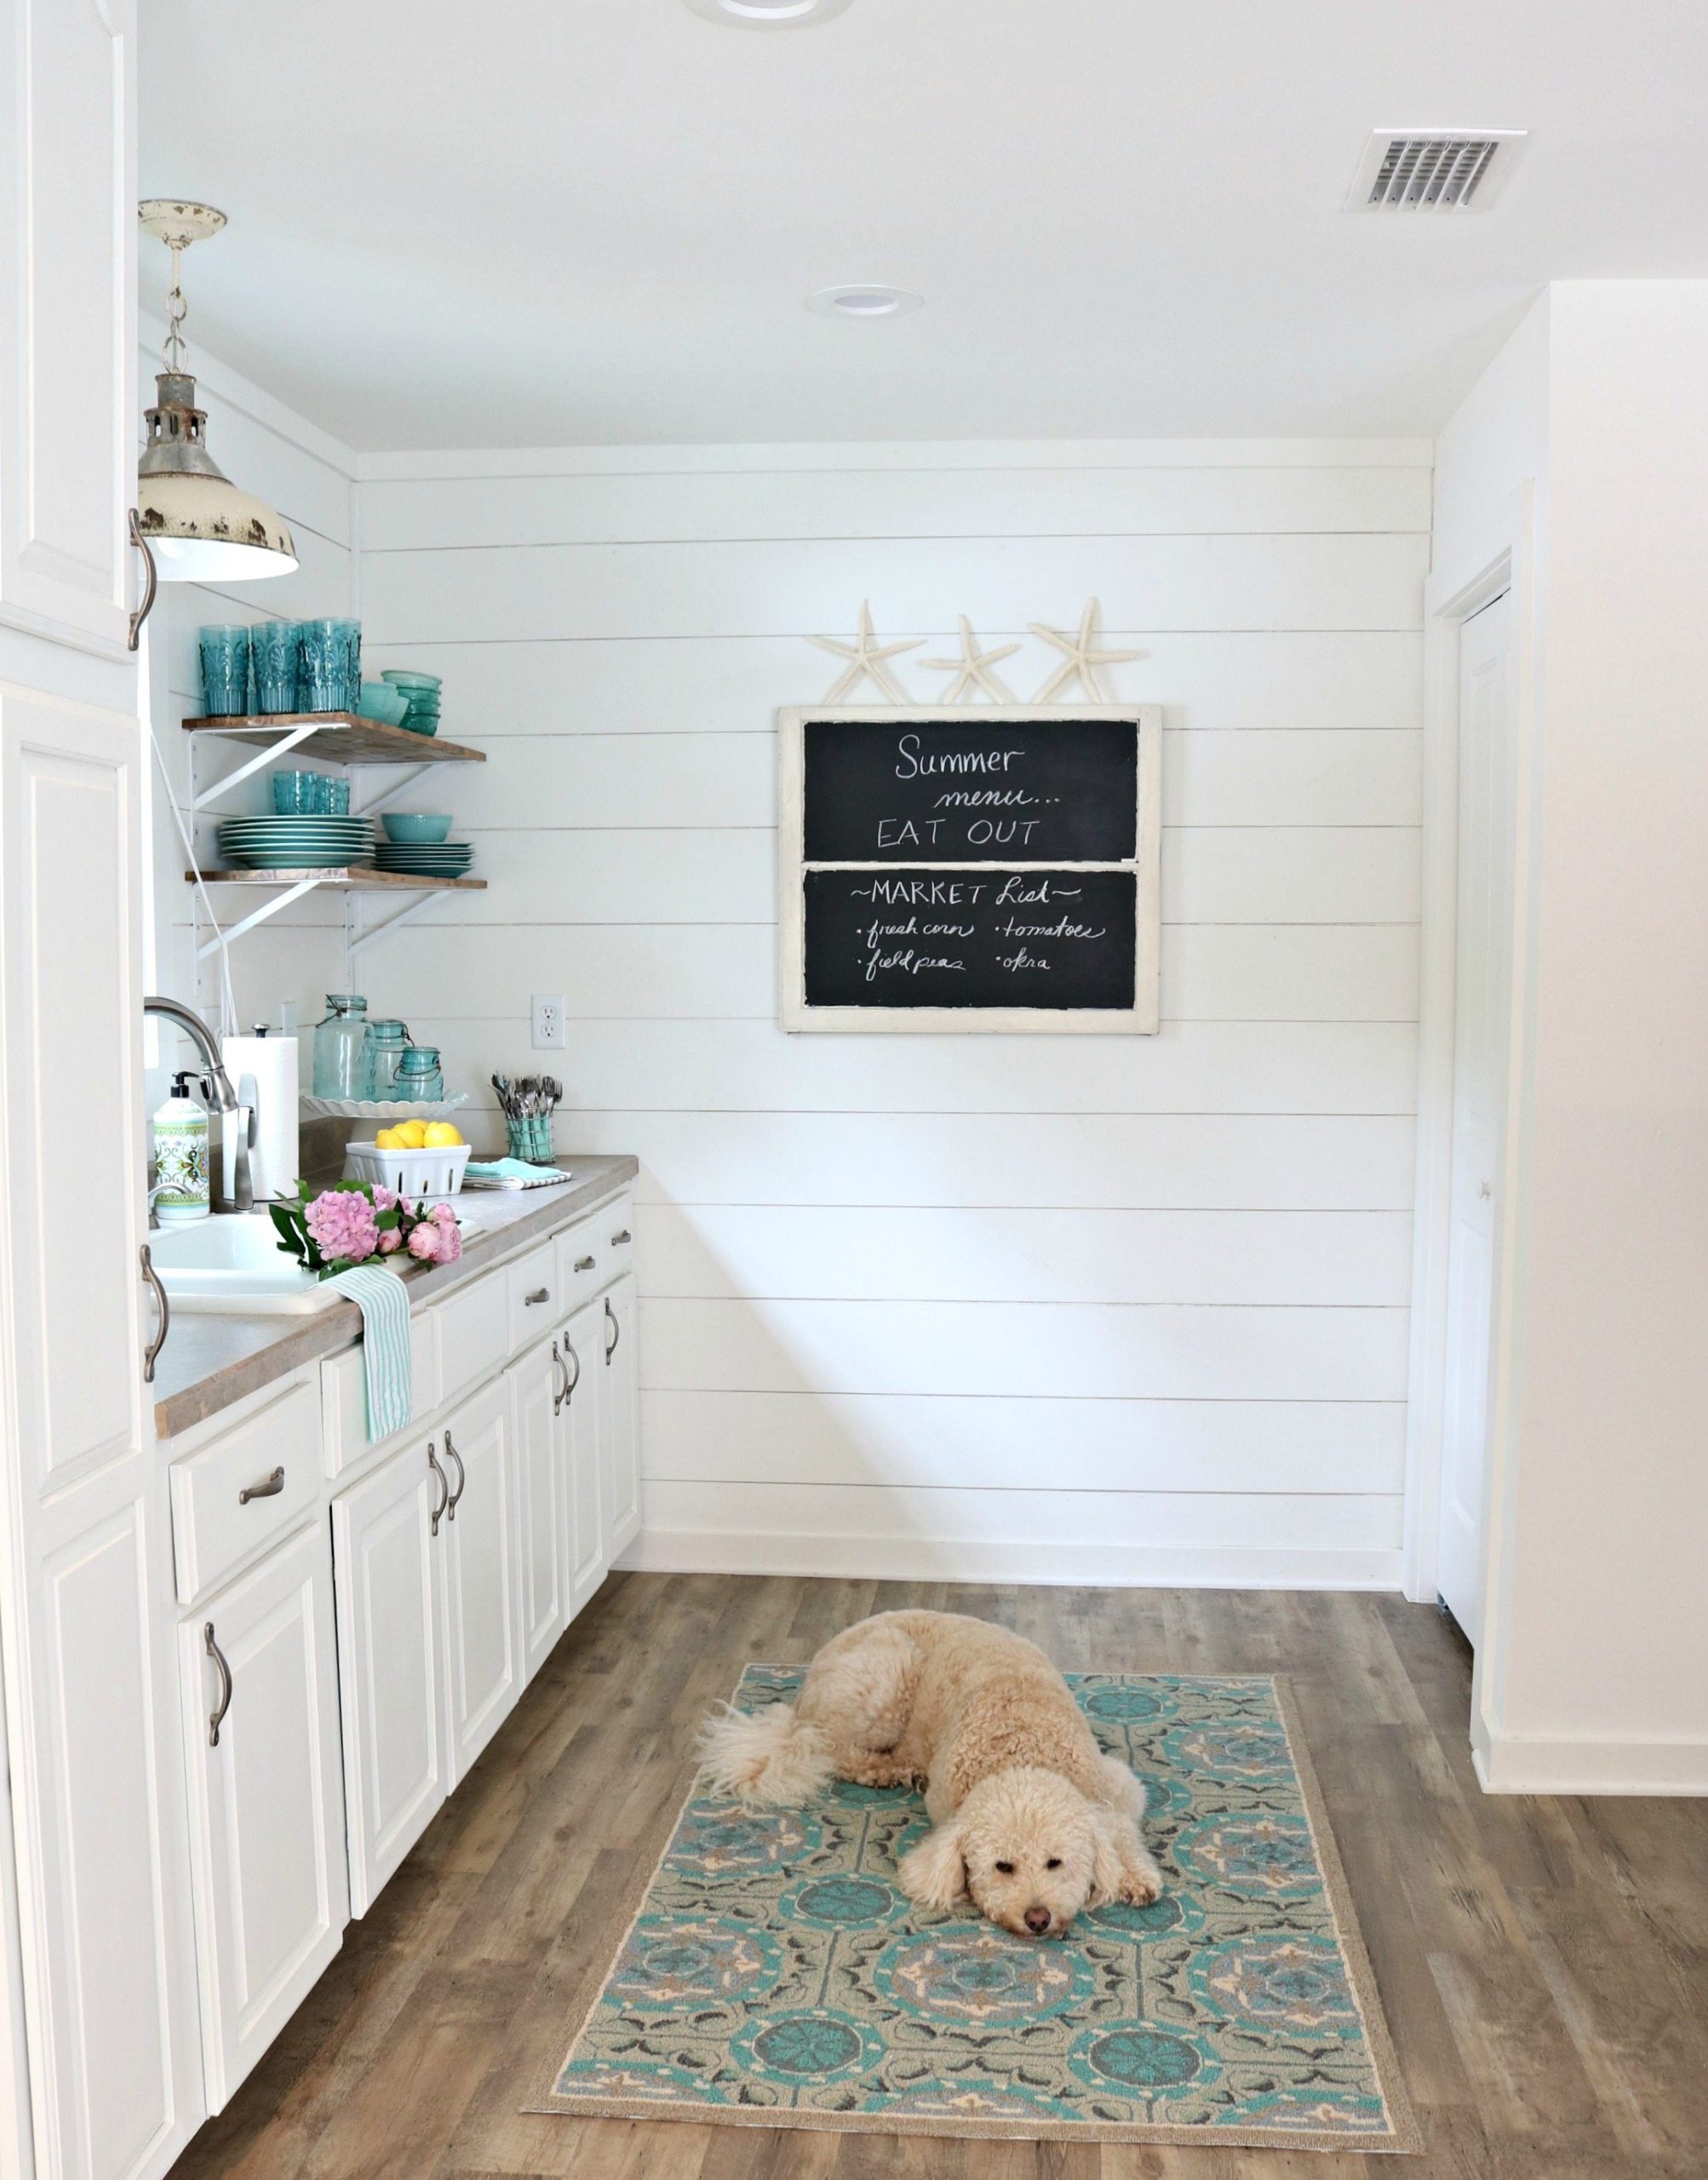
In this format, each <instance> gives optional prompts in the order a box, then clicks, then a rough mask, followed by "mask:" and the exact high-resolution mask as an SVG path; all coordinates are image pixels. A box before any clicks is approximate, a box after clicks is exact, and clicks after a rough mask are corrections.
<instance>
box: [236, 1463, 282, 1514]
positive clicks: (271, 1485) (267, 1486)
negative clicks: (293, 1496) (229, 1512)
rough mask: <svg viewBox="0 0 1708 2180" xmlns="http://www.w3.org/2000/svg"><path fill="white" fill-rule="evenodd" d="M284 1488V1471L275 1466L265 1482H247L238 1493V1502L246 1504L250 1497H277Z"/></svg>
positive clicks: (240, 1504) (242, 1504)
mask: <svg viewBox="0 0 1708 2180" xmlns="http://www.w3.org/2000/svg"><path fill="white" fill-rule="evenodd" d="M283 1490H284V1470H283V1469H282V1468H276V1469H275V1470H274V1471H273V1472H272V1475H271V1476H270V1477H268V1478H267V1482H266V1483H247V1484H245V1485H244V1488H243V1489H242V1490H241V1491H240V1492H238V1506H248V1504H249V1501H250V1500H251V1499H277V1498H278V1494H279V1493H280V1492H281V1491H283Z"/></svg>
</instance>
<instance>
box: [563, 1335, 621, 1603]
mask: <svg viewBox="0 0 1708 2180" xmlns="http://www.w3.org/2000/svg"><path fill="white" fill-rule="evenodd" d="M604 1344H605V1311H604V1308H603V1306H602V1305H600V1304H599V1303H598V1302H589V1303H587V1305H586V1306H585V1307H584V1308H582V1309H580V1310H577V1311H576V1314H575V1316H574V1317H571V1318H570V1322H569V1323H568V1324H567V1325H566V1326H565V1328H564V1331H563V1334H562V1335H561V1337H560V1339H559V1351H560V1352H561V1354H562V1355H563V1357H564V1366H565V1369H566V1371H567V1372H568V1374H569V1375H568V1385H569V1391H568V1394H567V1396H566V1397H565V1401H564V1403H563V1406H562V1408H560V1409H559V1414H558V1438H559V1459H560V1460H561V1463H562V1467H563V1472H564V1477H565V1489H566V1494H567V1496H566V1505H567V1512H568V1516H569V1520H568V1523H567V1525H566V1530H565V1544H566V1549H567V1559H568V1569H569V1575H568V1582H569V1595H570V1618H571V1619H573V1618H574V1617H575V1615H576V1613H578V1612H579V1611H580V1610H581V1609H582V1606H583V1605H584V1604H585V1603H587V1599H588V1598H590V1597H592V1595H593V1592H594V1591H595V1590H597V1589H598V1587H599V1584H600V1583H601V1582H602V1581H604V1580H605V1570H606V1569H607V1568H608V1567H609V1566H610V1552H609V1551H608V1550H607V1548H606V1540H605V1505H606V1500H605V1489H604V1478H603V1476H602V1474H601V1471H602V1469H603V1467H604V1465H605V1451H604V1448H603V1446H602V1444H601V1443H600V1431H599V1405H600V1403H599V1391H600V1381H601V1380H602V1379H603V1378H604V1376H605V1369H604V1366H603V1365H602V1364H601V1363H600V1361H599V1356H600V1353H601V1351H602V1350H603V1347H604Z"/></svg>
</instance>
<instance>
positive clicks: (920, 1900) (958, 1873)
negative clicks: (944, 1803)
mask: <svg viewBox="0 0 1708 2180" xmlns="http://www.w3.org/2000/svg"><path fill="white" fill-rule="evenodd" d="M896 1875H897V1878H898V1879H899V1880H900V1882H901V1887H902V1890H903V1892H905V1893H906V1894H907V1896H908V1899H909V1900H911V1901H912V1902H914V1905H915V1906H916V1907H920V1908H942V1909H945V1910H947V1909H948V1908H953V1907H954V1903H955V1902H956V1901H957V1900H959V1899H960V1896H961V1895H962V1893H964V1892H965V1891H966V1861H965V1859H964V1857H963V1856H962V1854H961V1829H960V1826H959V1825H958V1824H939V1825H938V1826H937V1828H936V1829H935V1830H934V1831H932V1832H928V1833H926V1836H925V1838H924V1839H921V1840H920V1844H919V1845H918V1846H917V1847H913V1848H909V1850H908V1852H907V1853H906V1854H905V1855H903V1857H902V1859H901V1861H900V1862H898V1863H897V1865H896Z"/></svg>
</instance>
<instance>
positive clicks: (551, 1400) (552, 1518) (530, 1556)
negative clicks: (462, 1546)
mask: <svg viewBox="0 0 1708 2180" xmlns="http://www.w3.org/2000/svg"><path fill="white" fill-rule="evenodd" d="M564 1367H565V1366H564V1363H563V1360H562V1355H561V1351H560V1349H559V1345H558V1343H557V1342H556V1341H555V1340H554V1341H553V1343H552V1344H551V1345H550V1346H549V1347H541V1348H536V1349H535V1351H534V1352H533V1353H532V1354H531V1355H524V1357H523V1358H522V1360H521V1361H520V1362H519V1363H512V1365H511V1366H510V1368H509V1369H508V1370H507V1371H506V1372H505V1374H504V1382H505V1384H506V1385H507V1386H508V1387H509V1389H510V1398H511V1403H512V1406H511V1420H512V1423H513V1426H514V1429H515V1433H516V1499H517V1508H518V1515H519V1537H518V1546H519V1549H518V1552H517V1582H516V1605H517V1622H516V1633H517V1642H518V1644H519V1648H520V1651H521V1657H522V1677H523V1678H524V1680H531V1679H532V1678H534V1675H535V1674H536V1672H538V1671H539V1670H540V1667H542V1665H544V1663H545V1662H546V1660H547V1658H548V1657H549V1656H550V1655H551V1654H552V1650H553V1647H554V1645H555V1644H556V1643H557V1640H558V1638H559V1636H560V1635H561V1634H562V1633H563V1632H564V1630H565V1627H567V1626H568V1625H569V1620H570V1615H569V1592H568V1579H567V1578H568V1571H569V1569H568V1559H569V1552H568V1546H567V1542H566V1536H567V1530H568V1523H569V1508H568V1505H567V1503H566V1485H567V1483H568V1478H567V1476H566V1475H565V1468H564V1463H563V1458H562V1451H561V1447H560V1443H559V1431H558V1421H559V1412H560V1409H561V1407H562V1401H561V1394H562V1389H563V1386H564V1385H565V1382H566V1380H565V1375H564ZM458 1512H459V1517H460V1516H461V1509H460V1508H459V1510H458Z"/></svg>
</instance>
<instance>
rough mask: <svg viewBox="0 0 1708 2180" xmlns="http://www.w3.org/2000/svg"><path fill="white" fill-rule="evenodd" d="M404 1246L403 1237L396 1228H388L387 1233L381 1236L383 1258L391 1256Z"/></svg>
mask: <svg viewBox="0 0 1708 2180" xmlns="http://www.w3.org/2000/svg"><path fill="white" fill-rule="evenodd" d="M403 1246H404V1237H403V1235H402V1234H401V1233H400V1232H399V1231H398V1229H397V1227H395V1226H388V1227H387V1229H386V1231H385V1232H384V1233H383V1234H381V1236H380V1254H381V1256H382V1257H388V1256H391V1255H392V1254H394V1252H395V1251H397V1250H398V1249H400V1248H402V1247H403Z"/></svg>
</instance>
